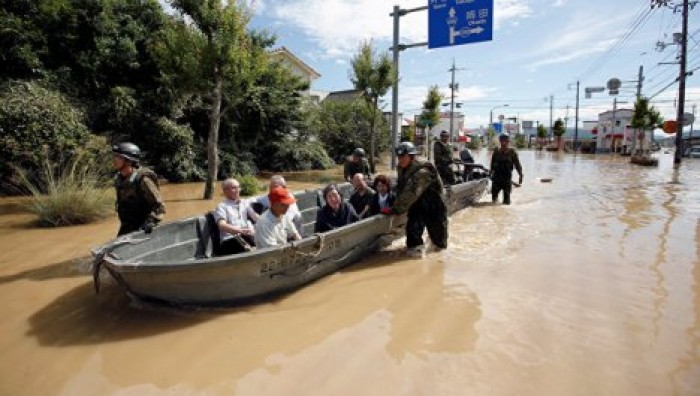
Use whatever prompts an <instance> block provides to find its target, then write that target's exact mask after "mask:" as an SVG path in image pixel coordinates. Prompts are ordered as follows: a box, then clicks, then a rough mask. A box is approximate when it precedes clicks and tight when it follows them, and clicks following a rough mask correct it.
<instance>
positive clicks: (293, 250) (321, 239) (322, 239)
mask: <svg viewBox="0 0 700 396" xmlns="http://www.w3.org/2000/svg"><path fill="white" fill-rule="evenodd" d="M314 235H316V237H318V248H317V249H316V251H314V252H311V253H306V252H302V251H301V250H300V249H299V245H298V244H296V243H294V242H292V243H291V244H290V245H289V246H290V247H289V249H287V251H288V252H290V256H291V258H294V256H304V257H311V258H313V257H317V256H318V255H319V254H321V252H323V248H324V247H325V243H326V236H325V235H324V234H319V233H316V234H314Z"/></svg>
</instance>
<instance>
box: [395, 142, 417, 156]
mask: <svg viewBox="0 0 700 396" xmlns="http://www.w3.org/2000/svg"><path fill="white" fill-rule="evenodd" d="M403 154H410V155H416V154H418V150H416V146H414V145H413V143H411V142H401V143H399V145H398V146H396V155H403Z"/></svg>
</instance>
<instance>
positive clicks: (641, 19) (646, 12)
mask: <svg viewBox="0 0 700 396" xmlns="http://www.w3.org/2000/svg"><path fill="white" fill-rule="evenodd" d="M652 11H653V10H652V9H650V8H648V6H647V5H644V6H643V7H642V9H641V11H640V12H638V13H637V16H636V17H635V19H634V20H633V22H632V23H631V24H630V26H629V27H628V28H627V30H626V31H625V32H624V33H623V34H622V35H621V36H620V37H619V38H618V39H617V41H615V43H614V44H613V45H612V46H611V47H610V48H608V50H606V51H605V52H604V53H603V54H601V55H600V57H598V58H597V59H596V61H594V62H593V64H592V65H591V66H590V67H589V68H588V69H586V71H585V72H583V73H582V74H581V75H580V76H579V78H578V80H584V79H585V77H587V76H589V75H590V74H591V73H593V72H594V71H596V70H597V69H598V68H599V67H601V66H602V65H603V64H604V63H605V62H606V61H609V60H610V59H611V58H612V57H613V56H614V55H615V53H616V52H619V50H620V48H622V46H623V45H624V44H625V42H626V41H627V40H629V38H630V37H632V35H633V34H634V33H636V32H637V30H638V29H639V28H640V27H641V26H643V25H644V23H645V22H646V21H647V20H648V19H649V16H650V15H651V13H652Z"/></svg>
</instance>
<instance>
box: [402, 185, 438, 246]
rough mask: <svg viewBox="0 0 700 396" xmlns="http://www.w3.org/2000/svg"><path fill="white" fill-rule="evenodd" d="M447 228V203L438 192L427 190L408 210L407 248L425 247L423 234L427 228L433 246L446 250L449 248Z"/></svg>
mask: <svg viewBox="0 0 700 396" xmlns="http://www.w3.org/2000/svg"><path fill="white" fill-rule="evenodd" d="M447 227H448V221H447V207H446V206H445V201H444V200H443V199H442V197H441V196H440V195H439V194H438V193H437V192H435V191H433V190H427V191H426V192H425V193H423V195H421V197H420V198H418V201H416V202H415V203H414V204H413V205H412V206H411V208H410V209H409V210H408V223H406V247H408V248H409V249H410V248H412V247H416V246H419V245H423V232H424V231H425V229H426V228H427V229H428V236H429V237H430V240H431V241H432V242H433V244H434V245H435V246H437V247H439V248H441V249H445V248H447V236H448V234H447Z"/></svg>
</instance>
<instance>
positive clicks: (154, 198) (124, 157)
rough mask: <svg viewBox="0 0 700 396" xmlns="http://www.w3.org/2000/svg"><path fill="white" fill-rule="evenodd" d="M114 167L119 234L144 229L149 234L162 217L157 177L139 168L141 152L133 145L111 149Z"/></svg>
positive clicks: (126, 144)
mask: <svg viewBox="0 0 700 396" xmlns="http://www.w3.org/2000/svg"><path fill="white" fill-rule="evenodd" d="M112 153H113V154H114V159H113V165H114V169H116V170H117V175H116V177H115V179H114V187H115V188H116V190H117V213H118V214H119V220H120V221H121V227H119V233H118V234H117V235H124V234H128V233H130V232H134V231H138V230H143V231H145V232H146V233H150V232H151V231H152V230H153V227H155V226H156V224H158V223H159V222H160V221H161V220H162V219H163V215H164V214H165V205H164V204H163V200H162V199H161V197H160V190H159V189H158V177H157V176H156V174H155V173H153V171H152V170H150V169H148V168H145V167H140V166H139V160H140V159H141V150H140V149H139V148H138V146H136V145H135V144H133V143H119V144H116V145H114V146H113V147H112Z"/></svg>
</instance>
